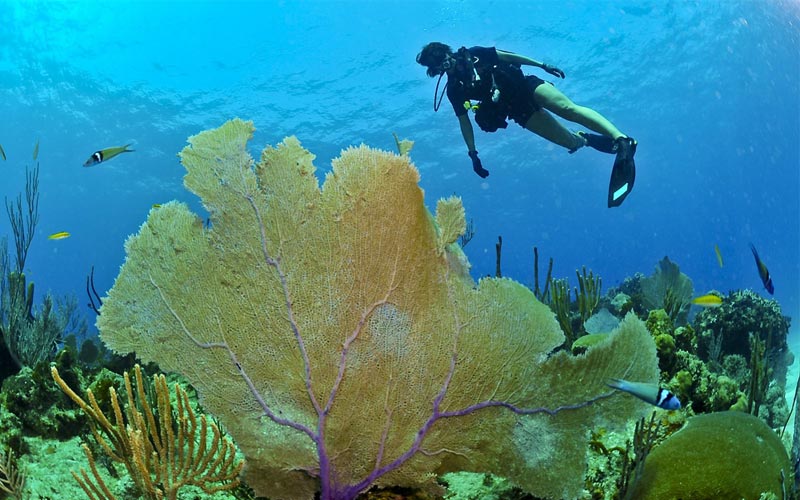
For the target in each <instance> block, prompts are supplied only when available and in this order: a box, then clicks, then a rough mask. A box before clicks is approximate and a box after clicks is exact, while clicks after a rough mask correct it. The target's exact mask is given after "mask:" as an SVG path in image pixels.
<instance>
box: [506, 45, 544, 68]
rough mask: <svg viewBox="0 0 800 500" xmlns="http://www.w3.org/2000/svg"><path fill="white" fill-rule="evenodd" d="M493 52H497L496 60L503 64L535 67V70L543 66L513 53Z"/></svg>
mask: <svg viewBox="0 0 800 500" xmlns="http://www.w3.org/2000/svg"><path fill="white" fill-rule="evenodd" d="M495 50H497V58H498V59H500V60H501V61H503V62H507V63H511V64H516V65H519V66H536V67H537V68H541V67H543V66H544V63H540V62H539V61H535V60H533V59H531V58H530V57H525V56H521V55H519V54H515V53H513V52H506V51H505V50H500V49H495Z"/></svg>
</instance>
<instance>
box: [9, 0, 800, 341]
mask: <svg viewBox="0 0 800 500" xmlns="http://www.w3.org/2000/svg"><path fill="white" fill-rule="evenodd" d="M0 25H1V26H2V27H3V28H2V30H0V117H2V119H0V144H1V145H2V146H3V148H4V150H5V152H6V154H7V160H6V161H0V195H2V196H5V197H7V198H9V199H12V198H13V197H15V196H16V195H17V193H19V192H20V191H23V190H24V185H25V167H26V165H27V166H32V165H33V159H32V152H33V149H34V145H35V144H36V142H37V141H39V143H40V148H39V155H38V161H39V163H40V168H41V174H40V176H41V178H40V190H41V202H40V212H41V220H40V222H39V226H38V229H37V234H36V238H35V239H34V241H33V244H32V246H31V249H30V254H29V257H28V261H27V265H26V271H27V273H28V276H29V277H30V278H31V279H33V280H34V281H35V282H36V283H37V294H38V295H41V294H42V293H43V292H44V291H45V290H47V289H49V290H51V291H53V292H54V293H57V294H64V293H74V294H76V295H77V296H78V297H79V298H80V300H81V302H83V301H84V297H85V293H84V287H85V279H86V275H87V274H88V273H89V270H90V268H91V267H92V266H94V267H95V282H96V285H97V288H98V289H99V290H100V291H101V293H102V292H103V291H104V290H107V289H108V288H110V287H111V285H112V283H113V280H114V278H115V276H116V274H117V271H118V269H119V266H120V265H121V264H122V262H123V259H124V248H123V243H124V241H125V238H126V237H127V236H128V235H129V234H131V233H134V232H136V231H137V229H138V227H139V226H140V224H141V223H142V222H143V221H144V220H145V218H146V216H147V212H148V210H149V209H150V207H151V205H152V204H154V203H163V202H166V201H169V200H171V199H178V200H182V201H186V202H188V203H190V204H191V206H192V207H193V208H194V209H195V210H197V211H201V207H200V204H199V202H198V200H197V199H196V198H195V197H194V196H193V195H191V194H190V193H188V192H187V191H185V190H184V188H183V187H182V176H183V173H184V171H183V168H182V167H181V165H180V163H179V161H178V158H177V156H176V154H177V153H178V152H179V151H180V150H181V149H182V148H183V146H184V145H185V143H186V138H187V137H188V136H190V135H193V134H196V133H198V132H200V131H201V130H204V129H208V128H212V127H217V126H219V125H221V124H222V123H223V122H224V121H225V120H227V119H229V118H233V117H236V116H238V117H241V118H244V119H251V120H253V121H254V122H255V124H256V127H257V128H258V132H257V133H256V136H255V138H254V140H253V142H252V143H251V150H252V154H253V156H254V157H257V156H258V154H259V152H260V150H261V149H262V148H263V147H264V146H266V145H271V144H276V143H277V142H279V141H280V140H281V139H282V138H283V137H285V136H287V135H296V136H297V137H298V138H299V139H300V140H301V142H302V143H303V145H304V146H305V147H306V148H308V149H310V150H311V151H312V152H313V153H315V154H316V155H317V160H316V164H317V166H318V168H319V171H320V172H321V173H324V172H325V171H326V170H327V169H328V168H329V165H330V160H331V159H332V158H334V157H336V156H337V155H338V154H339V152H340V151H341V149H342V148H345V147H347V146H349V145H357V144H360V143H366V144H368V145H370V146H373V147H378V148H383V149H389V150H392V149H394V139H393V137H392V132H396V133H397V134H398V135H399V136H400V137H405V138H409V139H412V140H414V141H415V146H414V149H413V151H412V153H411V156H412V159H413V161H414V162H415V163H416V165H417V166H418V168H419V169H420V171H421V176H422V180H421V185H422V187H423V188H424V190H425V193H426V203H427V204H428V206H429V207H434V206H435V202H436V200H437V199H438V198H440V197H443V196H449V195H452V194H457V195H459V196H461V197H462V198H463V200H464V204H465V206H466V210H467V217H468V219H471V220H472V221H473V224H474V228H475V237H474V239H473V240H472V241H471V242H470V243H469V245H468V246H467V247H466V249H465V250H466V253H467V255H468V257H469V259H470V261H471V262H472V265H473V275H474V276H475V277H479V276H482V275H487V274H494V270H495V242H496V241H497V238H498V236H502V238H503V247H502V257H503V260H502V268H503V274H504V275H505V276H509V277H512V278H515V279H517V280H518V281H521V282H523V283H526V284H531V283H532V280H533V253H532V248H533V247H534V246H537V247H538V248H539V252H540V257H541V259H542V260H543V262H542V263H540V265H541V266H544V265H545V264H544V263H545V262H546V259H547V258H549V257H553V258H554V262H555V265H554V275H555V276H556V277H567V278H571V280H572V281H573V284H574V280H575V277H574V272H575V270H576V269H578V268H580V267H581V266H586V267H587V268H589V269H591V270H593V271H594V272H595V273H597V274H599V275H600V276H602V277H603V285H604V287H605V288H606V289H607V288H608V287H609V286H613V285H615V284H618V283H620V282H621V281H622V280H623V279H624V278H625V277H626V276H630V275H633V274H634V273H636V272H642V273H645V274H650V273H652V271H653V269H654V267H655V265H656V263H657V262H658V261H659V260H660V259H661V258H662V257H664V256H665V255H666V256H669V257H670V259H671V260H673V261H675V262H677V263H678V264H679V265H680V267H681V269H682V271H683V272H685V273H686V274H688V275H689V276H690V277H691V278H692V280H693V281H694V286H695V290H696V291H697V292H705V291H707V290H710V289H716V290H720V291H723V292H727V291H729V290H733V289H740V288H753V289H755V290H757V291H759V292H761V293H764V294H766V292H765V291H764V290H763V287H762V286H761V283H760V280H759V276H758V273H757V271H756V267H755V264H754V262H753V257H752V255H751V253H750V249H749V246H748V244H749V243H751V242H752V243H753V244H754V245H755V246H756V247H757V248H758V250H759V252H760V254H761V257H762V259H763V260H764V262H765V263H766V265H767V266H768V267H769V270H770V272H771V274H772V276H773V280H774V283H775V298H776V299H777V300H778V301H779V302H780V303H781V305H782V307H783V310H784V313H785V314H788V315H791V316H793V317H794V318H797V317H798V313H800V238H799V237H798V235H799V234H800V173H799V172H800V112H799V110H800V89H799V88H798V87H799V86H800V4H798V3H797V2H796V1H788V0H783V1H781V0H775V1H769V2H767V1H743V0H729V1H695V2H690V1H663V0H657V1H601V2H596V1H590V0H576V1H542V2H535V3H534V2H523V1H520V2H507V1H486V0H482V1H438V2H437V1H425V2H405V3H402V4H401V3H399V2H389V1H372V2H364V1H358V2H356V1H348V2H338V1H337V2H333V1H314V2H307V1H298V2H291V1H281V2H277V1H276V2H269V1H265V2H230V1H226V2H205V1H204V2H201V1H198V2H189V1H179V2H123V1H115V2H99V1H97V2H95V1H93V2H72V1H70V2H58V1H32V0H30V1H29V0H24V1H8V0H4V1H0ZM429 41H442V42H445V43H448V44H450V45H452V46H454V47H459V46H461V45H466V46H471V45H486V46H496V47H498V48H501V49H505V50H509V51H513V52H517V53H520V54H523V55H527V56H529V57H532V58H534V59H537V60H543V61H545V62H548V63H550V64H553V65H556V66H558V67H559V68H561V69H562V70H564V72H565V73H566V79H564V80H563V81H562V80H558V81H555V79H554V78H553V77H550V76H549V75H546V74H545V73H543V72H542V71H541V70H538V69H535V68H526V71H527V72H528V73H531V74H536V75H538V76H540V77H542V78H545V79H547V80H550V81H553V83H555V84H556V85H557V86H558V88H559V89H561V91H562V92H564V93H565V94H566V95H567V96H569V97H570V98H572V99H573V100H574V101H575V102H576V103H578V104H582V105H586V106H590V107H592V108H594V109H596V110H597V111H599V112H601V113H602V114H604V115H605V116H606V117H608V118H609V119H610V120H611V121H612V122H614V123H615V124H616V125H617V126H618V127H619V128H620V129H621V130H622V131H623V132H625V133H627V134H630V135H632V136H634V137H635V138H636V139H637V140H638V141H639V147H638V151H637V155H636V160H637V166H638V171H637V179H636V187H635V189H634V191H633V193H632V194H631V195H630V196H629V197H628V199H627V200H626V201H625V203H624V204H623V205H622V207H620V208H616V209H608V208H606V190H607V188H608V178H609V174H610V170H611V165H612V161H613V159H612V157H611V156H608V155H604V154H602V153H599V152H596V151H594V150H591V149H588V148H586V149H584V150H581V151H579V152H578V153H576V154H574V155H569V154H567V153H566V151H565V150H563V149H561V148H559V147H557V146H554V145H552V144H549V143H548V142H546V141H545V140H543V139H541V138H539V137H537V136H535V135H533V134H531V133H529V132H527V131H525V130H523V129H521V128H520V127H518V126H517V125H516V124H513V123H512V124H511V125H509V128H508V129H507V130H504V131H500V132H498V133H496V134H485V133H481V132H480V131H477V128H476V134H477V137H476V141H477V148H478V150H479V151H480V153H481V158H482V159H483V162H484V166H485V167H486V168H488V169H489V170H490V171H491V175H490V177H488V178H487V179H486V180H482V179H480V178H478V177H477V176H476V175H475V174H474V173H473V172H472V168H471V164H470V160H469V158H468V157H467V155H466V148H465V146H464V144H463V142H462V139H461V135H460V132H459V128H458V123H457V121H456V118H455V117H454V115H453V112H452V110H451V109H450V107H449V105H448V104H447V102H446V101H445V103H444V104H443V106H442V109H441V110H440V111H439V112H438V113H434V111H433V109H432V102H433V93H434V86H435V80H432V79H429V78H428V77H426V76H425V73H424V68H422V67H421V66H419V65H417V64H416V63H415V60H414V58H415V55H416V54H417V52H418V51H419V50H420V48H421V47H422V46H423V45H424V44H425V43H427V42H429ZM576 128H577V127H576ZM128 142H135V146H134V147H135V149H136V152H134V153H132V154H126V155H122V156H120V157H118V158H115V159H114V160H112V161H109V162H108V163H104V164H102V165H99V166H96V167H92V168H84V167H82V164H83V162H84V161H85V160H86V159H87V157H88V156H89V155H90V154H91V153H92V152H93V151H95V150H98V149H101V148H105V147H109V146H119V145H122V144H125V143H128ZM0 215H2V216H0V235H2V234H9V235H10V226H9V223H8V221H7V219H6V217H5V216H4V214H0ZM398 220H402V214H398ZM57 231H69V232H70V233H71V234H72V236H71V237H70V238H68V239H63V240H58V241H51V240H48V239H47V235H49V234H51V233H54V232H57ZM714 245H718V246H719V248H720V249H721V253H722V255H723V257H724V261H725V265H724V267H720V266H719V265H718V264H717V260H716V256H715V253H714ZM87 312H88V310H87ZM794 326H795V327H796V326H797V320H796V319H795V325H794Z"/></svg>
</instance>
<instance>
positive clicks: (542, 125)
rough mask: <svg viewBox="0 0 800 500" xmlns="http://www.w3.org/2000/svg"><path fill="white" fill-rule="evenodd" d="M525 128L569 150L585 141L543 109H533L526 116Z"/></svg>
mask: <svg viewBox="0 0 800 500" xmlns="http://www.w3.org/2000/svg"><path fill="white" fill-rule="evenodd" d="M540 87H541V85H540ZM525 128H526V129H528V130H530V131H531V132H533V133H534V134H536V135H539V136H541V137H544V138H545V139H547V140H548V141H550V142H552V143H555V144H558V145H559V146H563V147H565V148H567V149H569V150H570V152H573V151H575V150H577V149H578V148H580V147H582V146H583V145H584V143H585V141H584V140H583V138H581V137H580V136H578V135H577V134H575V133H573V132H571V131H570V130H569V129H567V128H566V127H565V126H564V125H562V124H561V123H559V121H558V120H556V119H555V118H553V115H551V114H550V113H548V112H547V110H545V109H540V110H538V111H535V112H534V113H533V114H532V115H531V117H530V118H528V121H527V123H525Z"/></svg>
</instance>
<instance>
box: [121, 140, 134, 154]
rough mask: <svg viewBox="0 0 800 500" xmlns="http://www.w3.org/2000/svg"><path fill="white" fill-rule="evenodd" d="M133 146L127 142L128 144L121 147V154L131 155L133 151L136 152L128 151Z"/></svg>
mask: <svg viewBox="0 0 800 500" xmlns="http://www.w3.org/2000/svg"><path fill="white" fill-rule="evenodd" d="M133 145H134V143H133V142H129V143H128V144H126V145H124V146H122V152H123V153H131V152H133V151H136V150H135V149H130V147H131V146H133Z"/></svg>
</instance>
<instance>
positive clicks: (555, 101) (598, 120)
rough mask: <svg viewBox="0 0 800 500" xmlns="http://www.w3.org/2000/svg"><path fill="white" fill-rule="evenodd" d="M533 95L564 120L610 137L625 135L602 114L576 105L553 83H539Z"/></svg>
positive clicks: (537, 100)
mask: <svg viewBox="0 0 800 500" xmlns="http://www.w3.org/2000/svg"><path fill="white" fill-rule="evenodd" d="M534 96H535V97H536V102H537V103H538V104H539V105H540V106H542V107H543V108H545V109H547V110H549V111H552V112H553V113H555V114H556V115H558V116H560V117H561V118H563V119H565V120H569V121H571V122H575V123H578V124H580V125H583V126H584V127H586V128H588V129H589V130H593V131H594V132H597V133H599V134H603V135H605V136H608V137H611V138H612V139H617V138H618V137H624V136H625V134H623V133H622V132H620V131H619V129H617V127H615V126H614V125H613V124H612V123H611V122H610V121H608V120H607V119H606V118H605V117H604V116H603V115H601V114H600V113H598V112H597V111H595V110H593V109H591V108H587V107H586V106H578V105H577V104H575V103H574V102H572V101H571V100H570V99H569V97H567V96H565V95H564V94H562V93H561V91H560V90H558V89H557V88H555V87H554V86H553V85H550V84H547V83H544V84H541V85H539V86H538V87H536V91H535V92H534Z"/></svg>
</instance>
